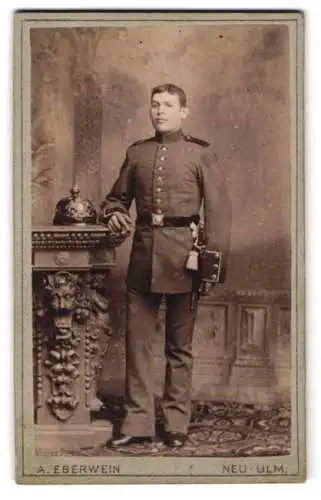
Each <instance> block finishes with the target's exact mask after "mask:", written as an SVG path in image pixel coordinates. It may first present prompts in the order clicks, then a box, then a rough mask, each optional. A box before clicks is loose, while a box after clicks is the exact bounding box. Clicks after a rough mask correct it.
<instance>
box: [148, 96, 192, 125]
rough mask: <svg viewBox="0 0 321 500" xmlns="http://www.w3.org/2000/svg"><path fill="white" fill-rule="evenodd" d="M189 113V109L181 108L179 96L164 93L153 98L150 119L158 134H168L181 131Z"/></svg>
mask: <svg viewBox="0 0 321 500" xmlns="http://www.w3.org/2000/svg"><path fill="white" fill-rule="evenodd" d="M187 112H188V110H187V108H185V107H181V105H180V102H179V97H178V95H177V94H169V93H168V92H162V93H160V94H154V95H153V97H152V100H151V108H150V117H151V121H152V124H153V127H154V128H155V130H156V131H157V132H163V133H167V132H175V131H176V130H179V129H180V128H181V126H182V120H183V119H184V118H185V117H186V116H187Z"/></svg>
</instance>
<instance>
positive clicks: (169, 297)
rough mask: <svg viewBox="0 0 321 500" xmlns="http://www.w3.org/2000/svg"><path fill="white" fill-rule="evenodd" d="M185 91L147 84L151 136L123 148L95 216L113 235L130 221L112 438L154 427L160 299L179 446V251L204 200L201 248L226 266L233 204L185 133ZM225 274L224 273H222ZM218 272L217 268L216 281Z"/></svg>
mask: <svg viewBox="0 0 321 500" xmlns="http://www.w3.org/2000/svg"><path fill="white" fill-rule="evenodd" d="M187 114H188V108H187V102H186V96H185V93H184V91H183V90H182V89H181V88H179V87H177V86H175V85H172V84H166V85H160V86H158V87H155V88H154V89H153V90H152V94H151V107H150V118H151V122H152V124H153V126H154V128H155V132H156V133H155V135H154V136H153V137H151V138H149V139H146V140H142V141H138V142H137V143H135V144H133V145H132V146H130V147H129V149H128V151H127V154H126V159H125V161H124V164H123V166H122V168H121V171H120V175H119V177H118V179H117V181H116V182H115V184H114V186H113V187H112V189H111V191H110V193H109V194H108V195H107V197H106V199H105V200H104V202H103V203H102V206H101V221H102V222H103V223H105V224H106V225H107V227H108V228H109V229H110V231H112V232H113V233H114V234H119V235H120V238H122V237H124V238H125V237H126V236H127V235H128V234H129V232H130V231H131V227H132V222H131V219H130V217H129V214H128V210H129V207H130V205H131V202H132V200H133V199H135V202H136V210H137V220H136V224H135V226H136V227H135V234H134V240H133V246H132V251H131V257H130V263H129V268H128V273H127V331H126V397H125V409H126V416H125V419H124V422H123V425H122V428H121V435H120V436H117V437H115V438H114V439H112V440H111V441H110V443H109V445H110V446H119V445H121V446H124V445H130V444H132V443H137V442H138V441H139V442H141V441H144V440H150V439H151V438H153V436H154V434H155V415H154V390H153V380H152V363H153V356H152V341H153V338H154V337H155V335H156V318H157V313H158V309H159V306H160V303H161V300H162V297H165V301H166V339H165V355H166V372H165V386H164V393H163V402H162V412H163V418H164V434H163V439H164V442H165V444H167V445H168V446H171V447H174V446H182V445H184V443H185V441H186V439H187V433H188V425H189V421H190V414H191V379H192V333H193V327H194V321H195V314H196V313H195V310H193V308H191V307H190V305H191V293H192V286H193V272H191V271H188V270H187V269H186V260H187V257H188V253H189V251H190V250H191V249H192V246H193V237H192V233H191V229H190V224H191V222H193V221H194V222H196V223H197V221H198V214H199V210H200V207H201V203H202V202H203V210H204V222H205V234H206V242H207V247H208V248H209V249H212V250H220V251H221V252H223V268H224V267H225V264H224V263H226V259H227V254H228V249H229V235H230V225H231V209H230V202H229V199H228V196H227V192H226V187H225V183H224V175H223V172H222V170H221V168H220V166H219V165H218V163H217V160H216V156H215V154H214V153H213V151H211V147H210V145H209V144H208V143H207V142H205V141H203V140H200V139H196V138H194V137H191V136H188V135H184V133H183V132H182V122H183V120H184V119H185V118H186V116H187ZM222 274H223V273H222ZM223 279H224V278H223V275H222V276H221V277H220V281H222V280H223Z"/></svg>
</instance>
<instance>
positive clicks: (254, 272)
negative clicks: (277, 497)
mask: <svg viewBox="0 0 321 500" xmlns="http://www.w3.org/2000/svg"><path fill="white" fill-rule="evenodd" d="M14 46H15V64H14V66H15V68H14V72H15V81H14V91H15V115H14V154H15V158H14V175H15V263H16V271H17V273H16V282H15V296H16V327H17V328H16V333H15V360H16V361H15V375H16V377H15V397H16V459H17V471H16V474H17V476H16V480H17V481H18V482H19V483H39V484H40V483H76V482H77V483H146V482H154V483H155V482H156V483H162V482H173V483H175V482H183V483H184V482H185V483H187V482H205V483H206V482H209V483H215V482H217V483H219V482H303V481H304V480H305V423H304V356H303V353H304V328H303V322H304V288H303V276H304V246H303V241H304V226H303V220H304V214H303V153H302V143H303V142H302V141H303V139H302V137H303V116H302V114H303V113H302V100H303V97H302V93H303V84H302V80H303V77H302V72H303V63H302V58H303V55H302V54H303V14H302V13H299V12H294V11H293V12H283V13H282V12H269V13H264V12H260V13H247V14H244V13H237V12H234V13H232V12H231V13H218V12H214V11H213V12H211V13H210V12H208V13H196V12H194V13H191V12H190V13H188V12H180V13H177V12H176V13H170V12H169V13H164V12H157V11H156V12H145V13H144V12H136V13H134V12H128V13H126V12H121V13H120V12H118V13H116V12H109V13H108V11H106V12H101V13H99V12H92V13H90V12H88V13H75V12H74V13H73V12H72V11H70V12H67V11H66V12H64V13H62V12H61V13H58V12H57V13H54V12H51V13H44V12H43V13H40V12H38V13H37V12H29V13H28V12H25V13H16V14H15V40H14Z"/></svg>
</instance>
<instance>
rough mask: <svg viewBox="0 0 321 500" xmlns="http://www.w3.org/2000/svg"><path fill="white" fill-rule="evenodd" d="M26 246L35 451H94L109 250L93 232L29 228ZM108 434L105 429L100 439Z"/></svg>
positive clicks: (99, 231)
mask: <svg viewBox="0 0 321 500" xmlns="http://www.w3.org/2000/svg"><path fill="white" fill-rule="evenodd" d="M32 244H33V263H32V265H33V301H34V315H33V318H34V328H33V332H34V341H33V345H34V374H35V376H34V395H35V422H36V429H37V436H36V447H37V448H38V449H44V448H49V449H50V450H55V449H61V448H64V449H70V448H73V447H77V448H79V446H82V447H84V446H93V444H94V441H95V432H96V433H97V429H95V426H94V425H92V423H91V411H92V410H96V409H97V407H99V404H100V402H99V400H98V399H97V394H96V392H97V391H96V388H97V373H98V370H99V367H100V365H101V361H102V359H103V356H104V354H105V352H106V349H107V346H108V339H109V335H110V326H109V317H108V302H107V300H106V298H105V297H104V294H103V289H104V282H105V279H106V278H107V276H108V272H109V269H110V268H111V267H114V264H115V252H114V250H113V249H112V248H110V245H109V242H108V236H107V233H106V230H105V229H104V228H103V227H100V226H64V227H63V226H46V227H39V228H34V229H33V234H32ZM110 432H111V429H110V427H108V428H107V427H106V424H105V428H104V435H103V437H102V439H103V440H105V439H107V437H108V435H110Z"/></svg>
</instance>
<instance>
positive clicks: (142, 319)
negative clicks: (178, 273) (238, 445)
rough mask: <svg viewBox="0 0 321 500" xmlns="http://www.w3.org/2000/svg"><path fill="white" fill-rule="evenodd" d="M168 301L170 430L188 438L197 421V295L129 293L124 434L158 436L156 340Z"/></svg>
mask: <svg viewBox="0 0 321 500" xmlns="http://www.w3.org/2000/svg"><path fill="white" fill-rule="evenodd" d="M163 296H164V297H165V301H166V320H165V346H164V352H165V358H166V368H165V381H164V391H163V398H162V413H163V419H164V430H165V431H167V432H169V431H170V432H183V433H187V430H188V425H189V421H190V416H191V382H192V367H193V358H192V337H193V329H194V323H195V316H196V313H195V311H191V310H190V300H191V293H172V294H158V293H151V292H142V291H138V290H133V289H129V290H128V291H127V324H126V395H125V411H126V414H125V418H124V421H123V424H122V427H121V432H122V433H123V434H125V435H129V436H154V435H155V402H154V383H153V362H154V357H153V340H154V339H155V336H156V335H157V331H156V326H157V315H158V310H159V307H160V304H161V301H162V298H163Z"/></svg>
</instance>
